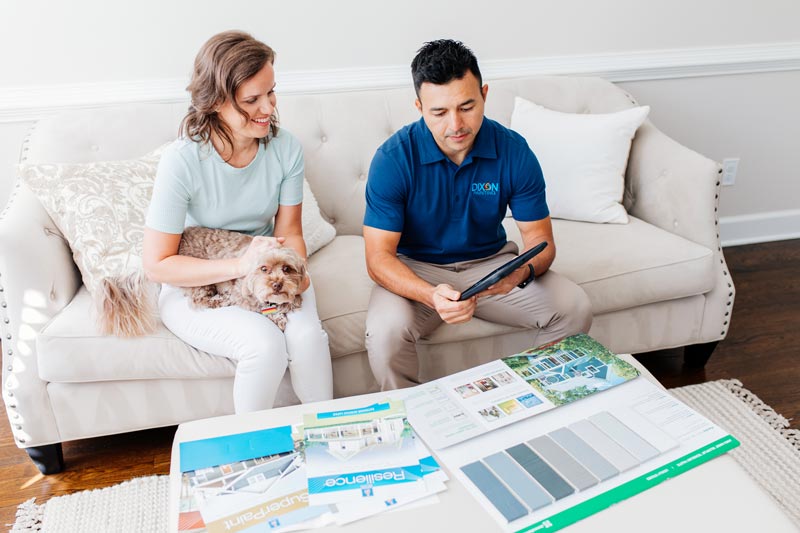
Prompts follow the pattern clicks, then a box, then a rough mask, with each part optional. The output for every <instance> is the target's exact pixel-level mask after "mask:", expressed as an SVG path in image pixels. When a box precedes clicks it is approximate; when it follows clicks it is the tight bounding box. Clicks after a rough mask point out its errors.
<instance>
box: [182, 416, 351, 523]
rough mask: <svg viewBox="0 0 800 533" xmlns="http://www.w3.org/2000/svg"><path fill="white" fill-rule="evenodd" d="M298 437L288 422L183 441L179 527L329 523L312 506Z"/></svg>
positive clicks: (329, 517) (327, 513)
mask: <svg viewBox="0 0 800 533" xmlns="http://www.w3.org/2000/svg"><path fill="white" fill-rule="evenodd" d="M301 444H302V441H301V440H298V439H297V438H295V437H293V435H292V427H291V426H282V427H277V428H270V429H264V430H259V431H252V432H248V433H237V434H233V435H224V436H220V437H215V438H211V439H203V440H197V441H190V442H184V443H181V471H182V472H183V474H182V476H181V482H182V487H181V501H180V516H179V527H178V530H179V531H193V532H199V531H208V532H209V533H223V532H224V533H230V532H233V531H245V530H251V529H250V528H263V530H265V531H266V530H269V531H282V530H286V529H288V528H292V527H297V526H298V525H302V526H303V527H314V526H317V525H323V524H326V523H331V522H332V521H333V520H334V519H333V513H334V512H335V509H333V508H332V507H330V506H328V505H318V506H310V505H309V503H308V488H307V484H306V474H305V464H304V460H303V453H302V446H301Z"/></svg>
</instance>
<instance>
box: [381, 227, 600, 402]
mask: <svg viewBox="0 0 800 533" xmlns="http://www.w3.org/2000/svg"><path fill="white" fill-rule="evenodd" d="M516 255H517V245H516V244H514V243H513V242H509V243H507V244H506V245H505V246H504V247H503V248H502V249H501V250H500V251H499V252H498V253H497V254H495V255H493V256H490V257H487V258H484V259H477V260H473V261H463V262H459V263H450V264H446V265H436V264H432V263H424V262H421V261H415V260H413V259H410V258H408V257H405V256H399V259H400V260H401V261H402V262H403V263H405V264H406V265H408V267H409V268H411V270H413V271H414V272H415V273H416V274H417V275H418V276H419V277H421V278H422V279H424V280H425V281H427V282H428V283H430V284H432V285H439V284H440V283H447V284H449V285H451V286H452V287H454V288H455V289H456V290H460V291H463V290H464V289H466V288H467V287H469V286H470V285H472V284H473V283H475V282H476V281H478V280H479V279H481V278H482V277H484V276H485V275H486V274H488V273H489V272H491V271H492V270H494V269H495V268H497V267H499V266H500V265H502V264H503V263H505V262H507V261H509V260H510V259H512V258H513V257H515V256H516ZM474 316H476V317H478V318H481V319H484V320H487V321H489V322H494V323H498V324H506V325H509V326H517V327H523V328H530V329H531V341H530V346H539V345H542V344H545V343H548V342H551V341H555V340H559V339H561V338H563V337H567V336H569V335H574V334H576V333H581V332H583V333H585V332H587V331H589V326H591V324H592V310H591V304H590V303H589V297H588V296H586V293H585V292H583V289H581V288H580V287H578V286H577V285H576V284H575V283H573V282H572V281H570V280H568V279H567V278H565V277H563V276H561V275H559V274H558V273H556V272H551V271H548V272H546V273H545V274H543V275H542V276H541V277H537V278H536V280H535V281H534V282H533V283H531V284H529V285H528V286H527V287H525V288H524V289H519V288H514V289H512V290H511V292H509V293H508V294H505V295H495V296H488V297H483V298H479V299H478V305H477V307H476V309H475V314H474ZM442 323H443V321H442V319H441V317H439V314H438V313H436V311H434V310H433V309H431V308H429V307H428V306H426V305H423V304H421V303H418V302H414V301H412V300H408V299H406V298H403V297H402V296H398V295H397V294H394V293H392V292H389V291H387V290H386V289H384V288H383V287H380V286H376V287H375V288H374V289H373V290H372V294H371V296H370V301H369V308H368V310H367V338H366V345H367V352H368V354H369V363H370V366H371V367H372V372H373V373H374V374H375V378H376V379H377V380H378V383H379V384H380V386H381V390H392V389H398V388H403V387H411V386H413V385H417V384H418V383H419V361H418V359H417V347H416V343H417V341H418V340H419V339H420V337H424V336H426V335H429V334H430V333H432V332H433V330H435V329H436V328H437V327H439V326H440V325H441V324H442ZM508 355H511V354H508Z"/></svg>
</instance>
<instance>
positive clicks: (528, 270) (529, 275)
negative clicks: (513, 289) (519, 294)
mask: <svg viewBox="0 0 800 533" xmlns="http://www.w3.org/2000/svg"><path fill="white" fill-rule="evenodd" d="M524 268H525V270H524V272H525V277H524V278H523V279H522V281H521V282H520V283H518V284H517V287H519V288H520V289H524V288H525V287H527V286H528V284H529V283H530V282H532V281H533V280H534V279H536V274H535V272H534V270H533V265H532V264H530V263H528V264H526V265H525V267H524Z"/></svg>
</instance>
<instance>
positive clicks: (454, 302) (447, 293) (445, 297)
mask: <svg viewBox="0 0 800 533" xmlns="http://www.w3.org/2000/svg"><path fill="white" fill-rule="evenodd" d="M459 296H461V293H460V292H458V291H457V290H455V289H454V288H453V287H451V286H450V285H447V284H444V283H443V284H441V285H437V286H436V287H434V288H433V295H432V296H431V301H432V303H433V308H434V309H435V310H436V312H437V313H439V316H440V317H442V320H444V321H445V322H446V323H448V324H460V323H462V322H468V321H469V320H470V319H471V318H472V314H473V313H474V312H475V304H476V302H477V300H478V298H477V296H473V297H472V298H470V299H469V300H464V301H463V302H459V301H458V298H459Z"/></svg>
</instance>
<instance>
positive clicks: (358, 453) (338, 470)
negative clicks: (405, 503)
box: [303, 400, 428, 505]
mask: <svg viewBox="0 0 800 533" xmlns="http://www.w3.org/2000/svg"><path fill="white" fill-rule="evenodd" d="M303 426H304V431H305V440H304V446H305V454H306V465H307V473H308V495H309V502H310V503H312V504H315V505H316V504H329V503H337V502H346V501H351V500H368V499H375V500H379V501H386V500H389V499H391V498H396V497H403V496H409V495H421V494H425V493H427V492H428V490H427V487H426V484H425V480H424V477H423V475H422V465H421V463H420V457H419V451H418V444H417V442H416V440H418V439H415V438H414V435H413V431H412V429H411V426H410V425H409V423H408V419H407V418H406V411H405V407H404V405H403V402H400V401H391V400H390V401H387V402H383V403H378V404H374V405H370V406H365V407H363V408H360V409H348V410H344V411H333V412H327V413H314V414H307V415H305V416H304V417H303Z"/></svg>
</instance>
